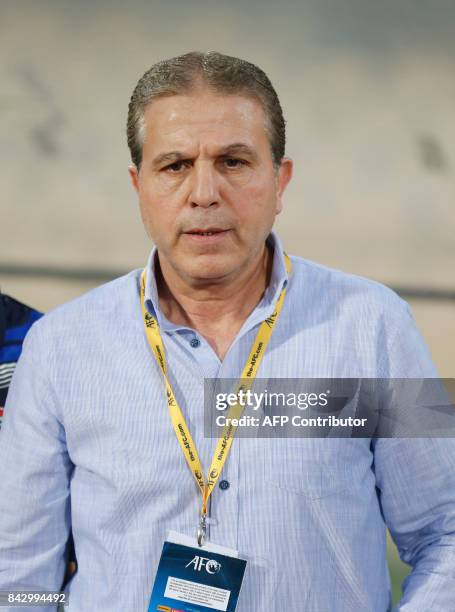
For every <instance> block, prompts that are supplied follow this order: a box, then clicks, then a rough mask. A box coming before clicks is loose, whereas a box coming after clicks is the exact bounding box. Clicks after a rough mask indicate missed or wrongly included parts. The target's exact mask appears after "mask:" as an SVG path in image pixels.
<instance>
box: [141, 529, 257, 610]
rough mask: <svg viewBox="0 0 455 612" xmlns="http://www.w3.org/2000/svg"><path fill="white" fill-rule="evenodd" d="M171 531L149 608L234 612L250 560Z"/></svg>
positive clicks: (233, 551)
mask: <svg viewBox="0 0 455 612" xmlns="http://www.w3.org/2000/svg"><path fill="white" fill-rule="evenodd" d="M192 542H193V540H191V539H190V538H188V537H186V536H182V535H180V534H176V533H175V532H171V533H170V534H169V537H168V539H167V540H166V542H164V545H163V551H162V553H161V559H160V562H159V565H158V570H157V573H156V577H155V583H154V585H153V590H152V596H151V599H150V604H149V608H148V612H209V611H210V610H222V611H223V612H234V610H235V609H236V607H237V601H238V598H239V593H240V587H241V586H242V581H243V576H244V573H245V567H246V561H245V560H244V559H239V558H238V556H237V554H238V553H237V551H236V550H232V549H229V548H224V547H222V546H218V545H215V544H207V545H205V546H202V547H197V546H196V547H194V546H191V545H188V544H190V543H192Z"/></svg>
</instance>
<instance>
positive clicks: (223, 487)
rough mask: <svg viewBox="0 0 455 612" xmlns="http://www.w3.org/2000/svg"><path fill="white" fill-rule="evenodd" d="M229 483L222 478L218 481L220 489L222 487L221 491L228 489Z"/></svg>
mask: <svg viewBox="0 0 455 612" xmlns="http://www.w3.org/2000/svg"><path fill="white" fill-rule="evenodd" d="M229 487H230V484H229V482H228V481H227V480H222V481H221V482H220V489H223V491H226V489H229Z"/></svg>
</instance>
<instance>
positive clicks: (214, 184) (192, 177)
mask: <svg viewBox="0 0 455 612" xmlns="http://www.w3.org/2000/svg"><path fill="white" fill-rule="evenodd" d="M144 134H145V142H144V146H143V158H142V159H143V161H142V165H141V169H140V172H139V173H138V172H137V169H136V167H135V166H132V167H130V174H131V178H132V182H133V185H134V187H135V189H136V191H137V193H138V195H139V202H140V209H141V216H142V220H143V222H144V225H145V228H146V230H147V232H148V234H149V235H150V237H151V239H152V240H153V242H154V243H155V244H156V246H157V247H158V252H159V256H160V261H162V262H163V258H164V259H165V263H166V264H167V265H169V266H171V267H172V268H173V270H174V271H175V272H176V273H177V274H178V275H179V276H180V277H181V278H182V279H184V280H185V281H186V282H189V283H195V282H196V283H197V282H204V281H210V282H217V281H221V282H222V281H223V280H227V279H229V278H235V277H236V276H237V275H239V274H240V273H241V271H242V270H244V269H245V266H247V265H248V262H252V261H253V260H254V259H255V258H257V257H258V256H259V255H260V254H261V253H262V250H263V245H264V241H265V239H266V237H267V235H268V234H269V232H270V230H271V228H272V225H273V222H274V220H275V216H276V215H277V214H278V213H279V212H280V211H281V196H282V193H283V191H284V189H285V187H286V185H287V183H288V182H289V180H290V178H291V172H292V162H291V161H290V160H289V159H285V160H283V162H282V164H281V167H280V168H279V169H278V170H277V169H276V168H275V167H274V166H273V163H272V156H271V151H270V144H269V140H268V137H267V134H266V131H265V116H264V111H263V110H262V106H261V105H260V103H259V102H257V101H255V100H253V99H250V98H247V97H245V96H242V95H217V94H214V93H211V92H210V91H208V90H207V89H199V90H198V91H196V92H194V93H192V94H188V95H176V96H170V97H164V98H159V99H157V100H154V101H153V102H152V103H151V104H150V105H149V106H148V107H147V109H146V112H145V132H144Z"/></svg>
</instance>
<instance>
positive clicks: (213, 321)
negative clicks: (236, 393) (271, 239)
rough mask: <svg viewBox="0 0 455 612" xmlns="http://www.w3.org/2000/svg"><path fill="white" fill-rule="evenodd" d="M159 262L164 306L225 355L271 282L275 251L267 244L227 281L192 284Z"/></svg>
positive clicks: (171, 316) (171, 317) (165, 311)
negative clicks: (245, 266)
mask: <svg viewBox="0 0 455 612" xmlns="http://www.w3.org/2000/svg"><path fill="white" fill-rule="evenodd" d="M158 260H159V265H157V266H156V279H157V286H158V294H159V302H160V309H161V311H162V312H163V314H164V315H165V316H166V317H167V319H169V321H171V322H172V323H175V324H177V325H184V326H185V327H191V328H193V329H194V330H196V331H197V332H199V333H200V334H201V335H202V336H204V338H205V339H206V340H207V342H209V344H210V345H211V346H212V348H213V349H214V350H215V352H216V353H217V354H218V356H219V357H220V358H221V359H222V358H223V357H224V355H225V354H226V352H227V350H228V348H229V346H230V344H231V343H232V341H233V339H234V338H235V336H236V335H237V333H238V331H239V329H240V328H241V327H242V325H243V323H244V322H245V320H246V319H247V318H248V316H249V315H250V314H251V312H252V311H253V310H254V308H255V307H256V306H257V304H258V303H259V301H260V300H261V298H262V296H263V295H264V292H265V290H266V288H267V286H268V284H269V282H270V276H271V270H272V262H273V252H271V250H270V249H269V248H268V247H266V245H265V244H264V247H263V249H262V251H261V252H260V253H259V254H258V256H257V257H256V258H255V259H254V261H253V263H252V265H251V266H249V267H248V268H247V269H245V270H243V271H242V273H241V274H240V275H238V276H236V277H235V278H233V279H230V280H229V281H226V282H217V283H205V284H203V285H193V284H188V283H186V282H185V281H184V280H182V278H181V277H179V276H178V275H177V274H176V273H175V271H174V270H173V269H172V268H171V267H170V266H168V265H167V262H165V261H163V260H161V259H160V258H159V254H158Z"/></svg>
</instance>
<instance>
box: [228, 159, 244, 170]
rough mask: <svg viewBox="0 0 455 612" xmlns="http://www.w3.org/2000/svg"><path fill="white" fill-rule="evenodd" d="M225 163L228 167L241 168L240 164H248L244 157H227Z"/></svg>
mask: <svg viewBox="0 0 455 612" xmlns="http://www.w3.org/2000/svg"><path fill="white" fill-rule="evenodd" d="M224 163H225V164H226V166H227V167H228V168H239V167H240V166H244V165H245V164H246V162H245V161H244V160H243V159H237V158H236V157H227V158H226V159H225V160H224Z"/></svg>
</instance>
